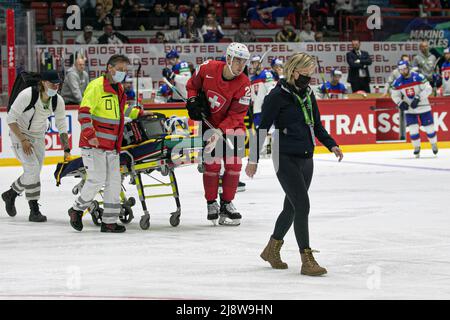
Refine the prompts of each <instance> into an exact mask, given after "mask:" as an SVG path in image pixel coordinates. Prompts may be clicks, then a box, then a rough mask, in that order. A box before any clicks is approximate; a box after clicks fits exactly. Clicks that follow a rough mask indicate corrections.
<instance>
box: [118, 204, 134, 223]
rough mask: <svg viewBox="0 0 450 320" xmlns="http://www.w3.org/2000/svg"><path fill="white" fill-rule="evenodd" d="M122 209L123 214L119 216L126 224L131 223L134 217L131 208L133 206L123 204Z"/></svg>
mask: <svg viewBox="0 0 450 320" xmlns="http://www.w3.org/2000/svg"><path fill="white" fill-rule="evenodd" d="M122 209H123V211H122V213H123V215H121V216H120V217H119V220H120V221H122V223H124V224H129V223H130V222H131V221H132V220H133V218H134V215H133V210H131V208H130V207H128V206H122Z"/></svg>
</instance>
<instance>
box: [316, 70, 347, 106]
mask: <svg viewBox="0 0 450 320" xmlns="http://www.w3.org/2000/svg"><path fill="white" fill-rule="evenodd" d="M330 75H331V81H327V82H325V83H324V84H322V86H321V87H320V88H319V94H318V96H319V98H320V99H348V96H347V88H346V86H345V84H343V83H342V82H340V81H341V78H342V72H341V71H340V70H338V69H333V70H331V73H330Z"/></svg>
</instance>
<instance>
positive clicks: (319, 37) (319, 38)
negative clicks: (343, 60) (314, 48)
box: [316, 31, 323, 42]
mask: <svg viewBox="0 0 450 320" xmlns="http://www.w3.org/2000/svg"><path fill="white" fill-rule="evenodd" d="M316 42H323V32H322V31H317V32H316Z"/></svg>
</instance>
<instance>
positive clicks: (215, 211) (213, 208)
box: [206, 201, 220, 225]
mask: <svg viewBox="0 0 450 320" xmlns="http://www.w3.org/2000/svg"><path fill="white" fill-rule="evenodd" d="M219 213H220V207H219V204H218V203H217V201H214V202H212V203H208V216H207V217H206V218H207V219H208V220H210V221H211V222H212V223H213V224H214V225H217V220H219Z"/></svg>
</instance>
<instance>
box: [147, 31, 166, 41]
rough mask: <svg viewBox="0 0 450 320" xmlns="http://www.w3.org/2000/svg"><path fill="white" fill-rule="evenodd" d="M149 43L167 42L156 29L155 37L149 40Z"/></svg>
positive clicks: (162, 34)
mask: <svg viewBox="0 0 450 320" xmlns="http://www.w3.org/2000/svg"><path fill="white" fill-rule="evenodd" d="M150 43H167V39H166V36H165V35H164V33H162V32H161V31H158V32H157V33H156V35H155V39H154V40H151V41H150Z"/></svg>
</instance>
